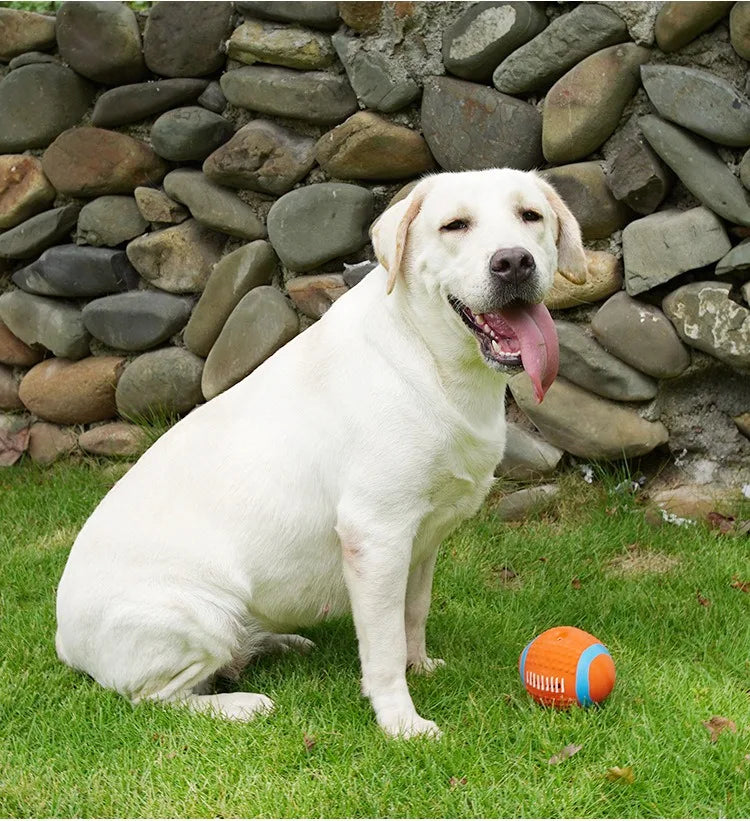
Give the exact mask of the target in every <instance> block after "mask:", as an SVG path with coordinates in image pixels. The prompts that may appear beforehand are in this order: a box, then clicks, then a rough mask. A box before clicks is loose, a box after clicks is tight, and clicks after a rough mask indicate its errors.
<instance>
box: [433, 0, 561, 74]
mask: <svg viewBox="0 0 750 821" xmlns="http://www.w3.org/2000/svg"><path fill="white" fill-rule="evenodd" d="M546 25H547V15H546V14H545V13H544V7H543V6H541V5H539V4H536V3H525V2H505V3H488V2H481V3H473V4H472V5H471V6H469V8H467V9H466V11H464V12H463V13H462V14H461V15H460V16H459V17H458V19H457V20H456V21H455V22H454V23H453V25H451V26H449V27H448V28H447V29H446V30H445V32H444V33H443V63H444V65H445V67H446V69H448V71H450V72H451V74H455V75H457V76H458V77H463V78H464V79H465V80H475V81H476V82H480V83H482V82H489V80H490V77H492V72H493V71H494V69H495V68H496V67H497V65H498V63H501V62H502V61H503V60H504V59H505V58H506V57H507V56H508V55H509V54H511V53H512V52H513V51H515V50H516V49H517V48H519V46H522V45H523V44H524V43H527V42H528V41H529V40H531V38H532V37H535V36H536V35H537V34H539V32H540V31H541V30H542V29H543V28H544V27H545V26H546Z"/></svg>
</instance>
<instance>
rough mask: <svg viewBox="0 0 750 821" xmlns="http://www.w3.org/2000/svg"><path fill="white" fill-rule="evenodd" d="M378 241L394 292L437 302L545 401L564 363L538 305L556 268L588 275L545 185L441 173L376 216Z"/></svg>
mask: <svg viewBox="0 0 750 821" xmlns="http://www.w3.org/2000/svg"><path fill="white" fill-rule="evenodd" d="M372 240H373V245H374V248H375V253H376V254H377V257H378V261H379V262H380V264H381V265H382V266H383V267H384V268H385V269H386V270H387V272H388V286H387V288H388V293H391V291H392V290H393V289H394V288H403V289H405V291H406V292H407V293H411V294H413V295H415V297H416V298H417V299H418V298H419V297H420V296H421V297H427V298H429V299H431V300H437V301H439V302H440V303H441V305H442V306H443V307H445V308H447V309H448V315H449V316H450V319H449V322H450V323H451V327H452V328H453V330H454V331H456V332H458V331H460V332H461V333H462V334H463V335H464V337H465V339H466V340H468V341H471V343H472V344H473V345H474V346H475V348H476V351H477V353H478V354H481V356H482V357H483V358H484V360H485V362H486V363H487V364H488V365H489V366H490V367H493V368H495V369H496V370H500V371H514V370H517V369H518V368H520V367H523V368H524V369H525V370H526V371H527V372H528V374H529V376H530V377H531V379H532V381H533V382H534V386H535V389H536V394H537V398H538V399H540V400H541V398H542V397H543V396H544V393H545V391H546V390H547V388H548V387H549V385H550V384H551V383H552V381H553V380H554V378H555V376H556V374H557V364H558V349H557V335H556V333H555V329H554V324H553V322H552V319H551V318H550V315H549V312H548V311H547V309H546V308H545V307H544V306H543V305H542V304H541V302H542V299H543V298H544V296H545V294H546V293H547V291H548V290H549V288H550V287H551V286H552V282H553V279H554V275H555V271H556V270H557V271H560V273H561V274H562V275H563V276H565V277H567V278H568V279H569V280H571V281H572V282H576V283H582V282H584V281H585V277H586V258H585V256H584V252H583V245H582V243H581V232H580V228H579V226H578V223H577V222H576V220H575V217H573V215H572V214H571V212H570V210H569V209H568V208H567V206H566V205H565V203H564V202H563V201H562V199H561V198H560V197H559V195H558V194H557V192H556V191H555V190H554V188H552V186H551V185H549V183H547V182H545V181H544V180H543V179H541V178H540V177H539V176H538V175H537V174H535V173H533V172H525V171H515V170H513V169H508V168H504V169H491V170H487V171H467V172H462V173H455V174H437V175H435V176H432V177H428V178H426V179H424V180H422V181H421V182H420V183H419V184H418V185H417V186H416V187H415V188H414V190H413V191H412V192H411V193H410V194H409V196H408V197H406V198H405V199H403V200H401V201H400V202H398V203H396V204H395V205H393V206H392V207H391V208H389V209H388V210H387V211H386V212H385V213H384V214H383V215H382V216H381V217H380V219H379V220H378V221H377V222H376V223H375V225H374V226H373V230H372Z"/></svg>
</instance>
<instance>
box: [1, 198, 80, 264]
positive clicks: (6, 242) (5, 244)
mask: <svg viewBox="0 0 750 821" xmlns="http://www.w3.org/2000/svg"><path fill="white" fill-rule="evenodd" d="M79 209H80V206H79V205H77V204H75V203H70V204H68V205H63V206H62V207H60V208H53V209H52V210H51V211H43V212H42V213H41V214H37V215H36V216H35V217H30V218H29V219H27V220H26V221H24V222H22V223H21V224H20V225H16V227H15V228H11V229H10V230H9V231H5V232H4V233H3V234H0V257H6V258H8V259H29V258H30V257H33V256H36V255H37V254H39V253H41V252H42V251H44V250H45V248H49V247H50V245H54V244H55V243H56V242H59V241H60V240H61V239H63V238H66V237H67V236H68V235H69V234H70V230H71V228H73V226H74V225H75V224H76V220H77V219H78V212H79Z"/></svg>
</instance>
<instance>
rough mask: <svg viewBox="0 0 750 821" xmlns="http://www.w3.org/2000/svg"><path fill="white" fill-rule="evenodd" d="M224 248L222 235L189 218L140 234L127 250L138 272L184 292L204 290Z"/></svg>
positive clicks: (166, 287)
mask: <svg viewBox="0 0 750 821" xmlns="http://www.w3.org/2000/svg"><path fill="white" fill-rule="evenodd" d="M223 247H224V237H222V235H221V234H217V233H216V232H215V231H211V230H210V229H209V228H205V227H204V226H203V225H201V224H200V223H199V222H198V221H197V220H188V221H187V222H183V223H182V224H181V225H175V226H173V227H172V228H163V229H162V230H161V231H154V232H153V233H151V234H146V235H145V236H142V237H138V238H137V239H134V240H132V241H131V242H130V243H128V246H127V248H126V249H125V251H126V253H127V255H128V259H129V260H130V262H131V263H132V264H133V267H134V268H135V269H136V271H138V273H139V274H140V275H141V276H142V277H143V278H144V279H147V280H148V281H149V282H150V283H151V284H152V285H154V286H156V287H157V288H161V289H162V290H164V291H171V292H172V293H178V294H183V293H195V292H197V291H202V290H203V287H204V285H205V284H206V280H207V279H208V275H209V273H210V272H211V266H212V265H213V264H214V263H215V262H218V260H219V259H220V257H221V252H222V249H223Z"/></svg>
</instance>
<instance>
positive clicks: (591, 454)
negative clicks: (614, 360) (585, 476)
mask: <svg viewBox="0 0 750 821" xmlns="http://www.w3.org/2000/svg"><path fill="white" fill-rule="evenodd" d="M508 384H509V385H510V389H511V392H512V393H513V398H514V399H515V400H516V404H517V405H518V406H519V407H520V408H521V410H523V411H524V413H526V415H527V416H528V417H529V418H530V419H531V421H532V422H533V423H534V425H535V426H536V427H537V428H538V429H539V430H540V431H541V432H542V434H543V435H544V437H545V438H546V439H547V441H549V442H551V443H552V444H553V445H556V446H557V447H560V448H562V449H563V450H566V451H568V453H572V454H573V455H574V456H580V457H582V458H584V459H601V460H609V459H629V458H631V457H633V456H642V455H643V454H645V453H649V452H650V451H652V450H653V449H654V448H656V447H658V446H659V445H663V444H664V443H665V442H666V441H667V440H668V438H669V432H668V431H667V429H666V428H665V427H664V425H662V424H661V422H647V421H646V420H645V419H643V418H642V417H640V416H639V415H638V414H637V413H636V412H635V411H632V410H629V409H628V408H624V407H623V406H622V405H619V404H616V403H615V402H610V401H609V400H607V399H602V398H600V397H598V396H594V395H593V394H591V393H589V392H588V391H585V390H583V389H582V388H579V387H578V386H577V385H573V384H572V383H570V382H567V381H566V380H564V379H556V380H555V381H554V382H553V383H552V386H551V387H550V389H549V390H548V391H547V394H546V396H545V397H544V401H543V402H542V403H541V404H537V403H536V401H535V399H534V388H533V386H532V384H531V380H530V379H529V377H528V375H527V374H526V373H525V372H524V373H520V374H517V375H516V376H514V377H513V378H512V379H511V380H510V381H509V383H508Z"/></svg>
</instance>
